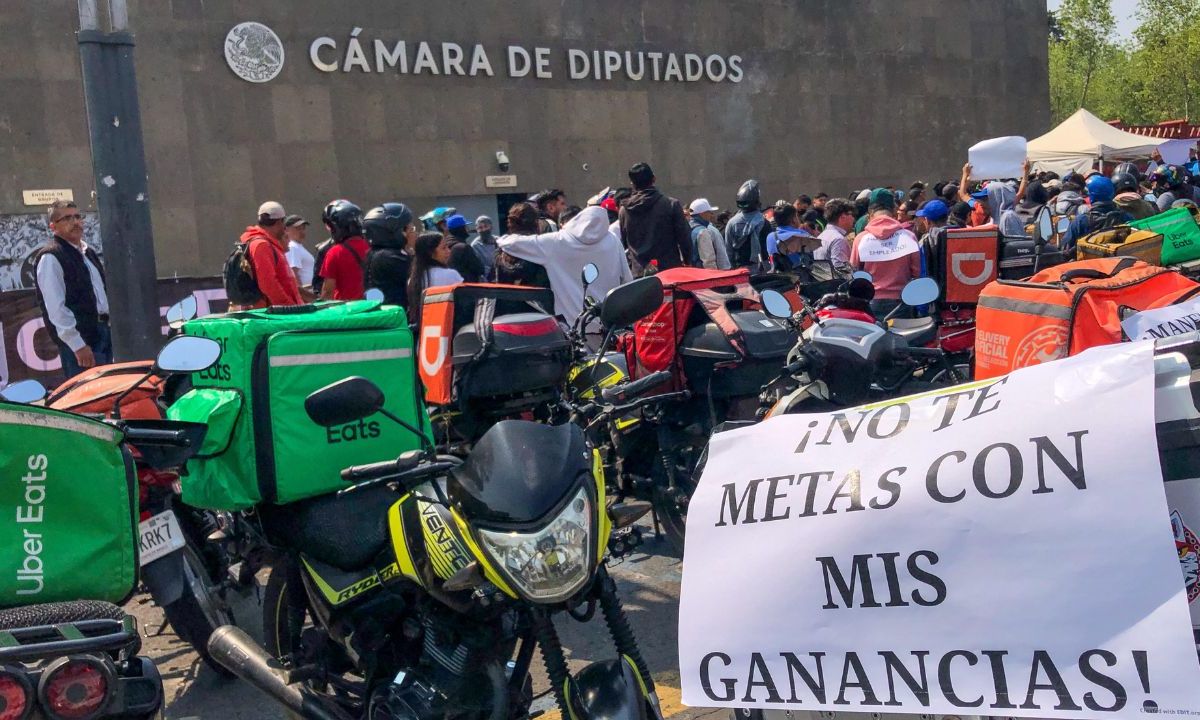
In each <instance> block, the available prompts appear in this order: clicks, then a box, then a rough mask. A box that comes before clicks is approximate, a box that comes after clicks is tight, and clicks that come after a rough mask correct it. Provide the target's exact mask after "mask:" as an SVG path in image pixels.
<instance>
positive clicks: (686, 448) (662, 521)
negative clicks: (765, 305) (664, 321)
mask: <svg viewBox="0 0 1200 720" xmlns="http://www.w3.org/2000/svg"><path fill="white" fill-rule="evenodd" d="M673 272H675V271H665V272H664V273H660V274H658V275H655V276H651V277H647V278H641V279H639V280H635V281H634V282H632V283H628V284H626V285H623V286H621V287H618V288H615V289H613V290H612V291H611V292H610V293H609V295H608V298H607V299H606V300H605V302H604V305H607V304H608V303H609V302H611V301H613V300H614V299H615V298H622V297H630V298H632V297H640V298H643V302H645V304H646V305H647V306H648V307H650V308H651V309H652V310H653V309H657V307H658V306H660V305H662V304H663V297H664V286H663V284H662V282H661V280H660V278H662V277H664V276H666V275H667V274H668V273H673ZM589 274H590V273H589V269H588V268H585V269H584V277H583V279H584V282H585V285H586V284H587V282H588V276H589ZM729 282H731V283H732V282H736V278H734V279H731V280H729ZM747 284H748V283H747ZM704 291H705V292H708V293H709V294H708V297H707V298H706V300H707V301H709V302H710V303H712V304H713V305H714V306H718V308H719V309H720V310H723V311H724V317H723V318H722V321H723V323H724V325H723V326H722V325H720V324H718V323H717V322H716V321H712V320H710V319H709V318H707V317H705V318H704V320H710V321H708V322H704V321H700V322H696V321H695V320H694V319H693V318H690V317H689V318H688V319H687V320H685V321H684V322H685V323H686V325H687V327H686V329H685V330H684V331H682V332H681V333H680V335H670V337H669V339H665V341H666V342H670V343H672V347H673V353H674V355H675V360H673V361H671V363H670V364H671V370H664V371H659V372H658V373H651V374H649V375H646V376H645V377H643V378H641V379H639V380H638V381H637V382H638V383H640V382H641V381H642V380H646V379H648V378H655V380H654V387H659V386H662V385H664V384H668V383H675V385H674V386H673V387H670V388H668V390H670V392H666V393H660V394H658V395H655V396H653V397H652V398H648V399H647V402H646V403H645V404H644V405H643V406H642V409H641V411H640V412H639V413H638V415H637V416H628V417H624V416H615V417H612V418H610V419H609V420H608V421H607V422H602V423H595V422H592V421H591V420H588V427H589V434H590V437H592V439H593V442H594V443H595V444H596V446H597V447H598V449H599V450H600V453H601V458H602V460H603V463H604V466H605V471H606V474H607V475H608V477H610V478H612V481H611V483H610V484H611V487H612V489H613V490H614V491H616V492H617V493H618V497H619V498H620V499H624V498H626V497H633V498H637V499H641V500H649V501H650V502H651V503H652V504H653V507H654V518H655V527H656V529H661V530H662V531H663V533H664V535H665V537H666V539H667V541H668V542H669V543H670V544H671V546H672V547H673V548H674V549H675V550H676V552H680V553H682V551H683V534H684V524H685V521H686V514H687V502H688V499H689V498H690V496H691V490H692V487H693V486H692V484H691V483H692V471H693V469H694V468H695V464H696V462H698V460H699V457H700V453H701V452H702V450H703V448H704V446H705V445H706V444H707V441H708V437H709V434H710V433H711V432H712V429H713V428H714V427H716V426H718V425H719V424H721V423H723V422H727V421H734V420H744V419H753V417H754V413H755V412H756V411H757V408H758V393H759V390H760V389H761V387H762V385H763V383H764V382H766V381H767V380H769V379H770V378H771V377H773V376H774V374H775V373H776V372H777V368H778V367H779V366H780V365H781V364H782V362H783V359H784V357H785V355H786V353H787V351H788V349H789V348H790V347H791V346H792V343H793V342H794V339H795V337H796V335H795V333H794V331H792V330H790V329H788V328H787V327H786V326H785V325H783V324H782V323H780V322H779V321H778V320H776V319H773V318H771V317H769V316H767V315H765V314H764V313H763V312H762V311H761V310H759V309H756V308H751V307H747V306H746V304H745V301H746V300H747V299H748V295H749V293H750V292H751V290H750V288H749V287H746V288H745V292H739V291H738V290H737V289H736V288H735V291H734V292H732V293H730V292H725V291H723V290H722V289H721V288H705V290H704ZM709 291H711V292H709ZM675 292H676V293H677V294H676V295H675V297H676V298H678V297H679V296H680V295H681V294H682V292H681V291H680V290H678V289H677V290H676V291H675ZM697 292H699V291H697ZM764 292H773V291H770V290H767V291H764ZM599 307H603V306H599V305H596V306H594V305H585V309H584V313H583V314H582V315H581V316H580V318H579V319H578V320H577V321H576V323H575V326H574V327H573V329H572V331H571V333H570V336H571V337H572V340H573V344H574V346H575V347H576V364H575V368H574V369H573V371H572V376H573V380H572V382H571V384H570V385H569V386H568V389H567V394H568V396H569V397H571V398H572V399H573V400H575V401H576V402H577V403H578V402H586V401H589V400H591V399H592V398H594V397H595V395H596V393H597V392H601V391H604V390H605V389H607V390H610V391H617V390H618V389H619V387H621V386H620V383H621V382H622V381H623V380H625V379H626V378H627V377H628V376H629V373H628V370H627V365H626V360H625V355H624V353H623V349H624V348H625V347H626V346H627V344H628V343H630V342H632V341H633V334H632V333H628V332H622V333H609V334H608V335H606V337H605V339H604V342H603V343H602V345H601V348H600V351H599V352H598V353H591V352H590V351H589V350H588V348H587V347H586V345H585V344H584V343H583V342H582V341H581V335H580V328H582V327H586V326H587V325H588V323H589V322H590V321H591V319H592V317H594V315H595V313H596V312H597V308H599ZM647 314H649V313H647ZM686 314H687V315H689V316H691V315H694V313H690V312H689V313H686ZM638 319H641V318H638ZM730 327H734V328H736V330H737V332H738V333H739V334H740V335H741V340H742V341H743V347H742V348H741V349H736V348H735V347H734V345H733V344H732V343H731V341H730V340H729V338H728V336H727V332H728V331H729V328H730ZM614 348H616V351H615V352H616V354H615V355H610V354H609V353H610V352H613V351H614ZM610 358H611V359H610ZM678 377H683V378H685V379H686V386H685V387H682V388H680V387H679V386H678V380H677V378H678ZM635 386H636V387H642V386H641V385H635Z"/></svg>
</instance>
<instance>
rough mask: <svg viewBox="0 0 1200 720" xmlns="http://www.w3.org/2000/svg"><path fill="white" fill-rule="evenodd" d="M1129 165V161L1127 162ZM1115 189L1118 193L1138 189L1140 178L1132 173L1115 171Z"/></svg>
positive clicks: (1113, 180)
mask: <svg viewBox="0 0 1200 720" xmlns="http://www.w3.org/2000/svg"><path fill="white" fill-rule="evenodd" d="M1126 165H1128V163H1126ZM1112 183H1113V189H1114V190H1116V192H1117V194H1118V195H1120V194H1121V193H1127V192H1137V191H1138V180H1137V177H1135V176H1134V175H1133V174H1132V173H1128V172H1115V173H1113V176H1112Z"/></svg>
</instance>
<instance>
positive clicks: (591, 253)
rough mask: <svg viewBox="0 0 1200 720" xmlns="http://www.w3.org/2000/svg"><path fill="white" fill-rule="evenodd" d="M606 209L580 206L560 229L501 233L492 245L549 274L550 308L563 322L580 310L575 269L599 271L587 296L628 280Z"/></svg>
mask: <svg viewBox="0 0 1200 720" xmlns="http://www.w3.org/2000/svg"><path fill="white" fill-rule="evenodd" d="M608 225H609V222H608V213H607V212H606V211H605V210H604V208H601V207H588V208H584V209H583V211H581V212H580V213H579V214H578V215H576V216H575V217H574V218H572V219H571V221H570V222H568V223H567V224H566V225H564V226H563V228H562V229H561V230H558V231H556V232H550V233H543V234H539V235H505V236H504V237H502V238H500V239H499V240H497V241H496V244H497V246H498V247H499V248H500V249H501V250H503V251H504V252H506V253H508V254H509V255H512V256H513V257H516V258H520V259H521V260H526V261H528V262H534V263H538V264H539V265H541V266H542V267H544V268H546V274H547V275H549V277H550V291H551V292H553V293H554V309H555V311H556V312H557V313H558V314H559V315H561V316H563V318H565V319H566V321H567V322H574V321H575V318H577V317H578V316H579V313H581V312H583V297H584V295H583V281H582V279H581V277H580V273H581V272H582V271H583V267H584V266H585V265H587V264H588V263H595V265H596V267H597V268H599V270H600V276H599V278H597V280H596V282H594V283H592V284H591V285H590V286H589V287H588V295H590V296H592V297H593V298H595V299H597V300H603V299H604V296H605V295H607V294H608V291H609V290H612V289H613V288H615V287H617V286H618V285H622V284H624V283H627V282H629V281H630V280H632V279H633V274H632V273H631V272H630V271H629V262H628V260H627V259H626V257H625V249H624V248H623V247H622V246H621V241H620V240H618V239H617V238H616V236H614V235H613V234H612V233H611V232H609V229H608Z"/></svg>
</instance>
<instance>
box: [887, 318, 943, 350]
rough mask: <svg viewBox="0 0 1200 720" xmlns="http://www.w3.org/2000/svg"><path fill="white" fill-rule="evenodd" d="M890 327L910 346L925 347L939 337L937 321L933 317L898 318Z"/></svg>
mask: <svg viewBox="0 0 1200 720" xmlns="http://www.w3.org/2000/svg"><path fill="white" fill-rule="evenodd" d="M889 329H890V330H891V331H892V332H893V333H895V334H896V335H899V336H900V337H902V338H904V342H906V343H908V346H909V347H923V346H925V345H928V344H929V343H931V342H933V341H934V340H936V339H937V321H936V320H934V319H933V318H931V317H923V318H897V319H894V320H892V325H891V327H890V328H889Z"/></svg>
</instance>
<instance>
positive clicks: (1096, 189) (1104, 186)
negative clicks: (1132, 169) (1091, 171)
mask: <svg viewBox="0 0 1200 720" xmlns="http://www.w3.org/2000/svg"><path fill="white" fill-rule="evenodd" d="M1085 187H1087V194H1088V199H1089V200H1091V201H1092V203H1093V204H1095V203H1098V202H1109V201H1111V200H1112V199H1113V198H1114V197H1116V196H1117V191H1116V189H1115V188H1114V187H1113V181H1112V180H1109V179H1108V178H1106V177H1104V176H1103V175H1093V176H1091V177H1090V178H1088V179H1087V185H1086V186H1085Z"/></svg>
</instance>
